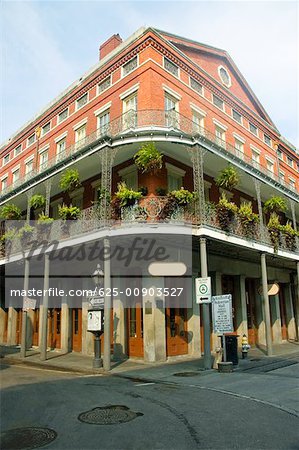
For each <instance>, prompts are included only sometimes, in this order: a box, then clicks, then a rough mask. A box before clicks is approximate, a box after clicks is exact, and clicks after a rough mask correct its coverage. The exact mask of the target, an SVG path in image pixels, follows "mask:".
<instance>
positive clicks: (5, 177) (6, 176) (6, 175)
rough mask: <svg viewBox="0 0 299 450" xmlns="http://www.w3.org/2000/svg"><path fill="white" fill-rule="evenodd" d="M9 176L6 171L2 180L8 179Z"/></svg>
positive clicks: (0, 179)
mask: <svg viewBox="0 0 299 450" xmlns="http://www.w3.org/2000/svg"><path fill="white" fill-rule="evenodd" d="M7 178H8V173H6V174H5V175H2V177H1V178H0V181H3V180H6V179H7Z"/></svg>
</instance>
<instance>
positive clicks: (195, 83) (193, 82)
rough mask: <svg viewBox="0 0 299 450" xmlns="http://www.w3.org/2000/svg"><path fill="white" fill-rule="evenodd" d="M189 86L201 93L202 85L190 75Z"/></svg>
mask: <svg viewBox="0 0 299 450" xmlns="http://www.w3.org/2000/svg"><path fill="white" fill-rule="evenodd" d="M190 86H191V87H192V89H194V90H195V91H196V92H198V93H199V94H202V85H201V84H200V83H199V82H198V81H196V80H195V79H194V78H192V77H190Z"/></svg>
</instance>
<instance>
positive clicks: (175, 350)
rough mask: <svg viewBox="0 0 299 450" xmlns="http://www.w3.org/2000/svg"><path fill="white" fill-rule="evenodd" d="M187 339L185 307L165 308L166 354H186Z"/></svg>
mask: <svg viewBox="0 0 299 450" xmlns="http://www.w3.org/2000/svg"><path fill="white" fill-rule="evenodd" d="M187 353H188V341H187V309H186V308H166V355H167V356H176V355H186V354H187Z"/></svg>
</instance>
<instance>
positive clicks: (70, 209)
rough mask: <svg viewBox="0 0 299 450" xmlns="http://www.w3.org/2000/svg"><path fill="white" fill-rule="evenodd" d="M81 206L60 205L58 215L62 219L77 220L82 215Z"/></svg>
mask: <svg viewBox="0 0 299 450" xmlns="http://www.w3.org/2000/svg"><path fill="white" fill-rule="evenodd" d="M80 212H81V211H80V208H78V207H77V206H72V205H70V206H66V205H65V204H63V205H62V206H61V205H59V206H58V215H59V217H60V219H61V220H63V221H66V220H77V219H78V218H79V216H80Z"/></svg>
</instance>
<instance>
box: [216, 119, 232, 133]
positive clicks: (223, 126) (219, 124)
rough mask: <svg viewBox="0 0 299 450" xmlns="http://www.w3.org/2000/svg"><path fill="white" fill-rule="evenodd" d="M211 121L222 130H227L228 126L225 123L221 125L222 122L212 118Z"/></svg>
mask: <svg viewBox="0 0 299 450" xmlns="http://www.w3.org/2000/svg"><path fill="white" fill-rule="evenodd" d="M213 123H214V124H215V125H216V126H217V127H219V128H221V129H222V130H223V131H227V129H228V127H227V126H226V125H223V123H221V122H219V121H218V120H217V119H213Z"/></svg>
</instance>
